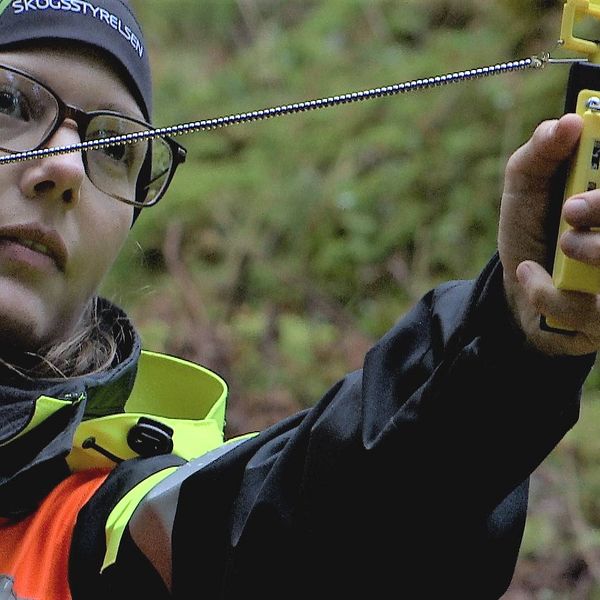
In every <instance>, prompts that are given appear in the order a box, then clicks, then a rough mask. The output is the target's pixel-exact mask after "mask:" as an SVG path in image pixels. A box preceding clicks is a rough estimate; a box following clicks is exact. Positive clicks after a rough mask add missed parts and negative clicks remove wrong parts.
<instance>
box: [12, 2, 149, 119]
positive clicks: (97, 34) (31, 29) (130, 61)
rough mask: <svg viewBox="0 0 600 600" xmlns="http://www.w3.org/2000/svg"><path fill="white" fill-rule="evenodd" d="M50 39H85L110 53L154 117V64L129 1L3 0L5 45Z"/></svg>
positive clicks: (145, 107) (143, 106)
mask: <svg viewBox="0 0 600 600" xmlns="http://www.w3.org/2000/svg"><path fill="white" fill-rule="evenodd" d="M46 40H47V41H55V40H70V41H75V42H83V43H86V44H91V45H93V46H96V47H98V48H101V49H102V50H104V51H105V52H108V53H109V54H111V55H112V56H113V57H114V58H115V59H116V60H117V61H118V62H119V63H120V64H121V65H122V67H123V71H124V75H125V77H126V79H127V83H128V84H129V88H130V90H131V92H132V93H133V95H134V97H135V98H136V100H137V102H138V103H139V105H140V108H141V109H142V112H143V113H144V116H145V117H146V119H147V120H148V121H150V119H151V115H152V79H151V75H150V64H149V60H148V53H147V51H146V46H145V44H144V39H143V35H142V30H141V28H140V25H139V23H138V22H137V19H136V17H135V15H134V13H133V9H132V8H131V5H130V3H129V1H128V0H0V48H2V47H4V46H11V45H15V44H19V43H23V42H31V41H46Z"/></svg>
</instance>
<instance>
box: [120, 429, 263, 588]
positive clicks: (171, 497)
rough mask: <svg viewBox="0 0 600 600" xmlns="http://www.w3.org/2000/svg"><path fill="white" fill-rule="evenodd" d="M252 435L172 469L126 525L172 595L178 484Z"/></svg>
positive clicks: (251, 435)
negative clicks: (169, 474) (173, 541)
mask: <svg viewBox="0 0 600 600" xmlns="http://www.w3.org/2000/svg"><path fill="white" fill-rule="evenodd" d="M255 435H256V433H251V434H248V435H244V436H240V437H238V438H235V439H233V440H231V441H229V442H226V443H225V444H223V445H222V446H219V447H218V448H215V449H214V450H211V451H210V452H207V453H206V454H204V455H202V456H201V457H199V458H197V459H195V460H193V461H191V462H189V463H187V464H185V465H182V466H180V467H177V468H176V472H175V473H173V474H172V475H171V476H170V477H169V478H168V479H166V480H165V479H163V480H162V481H160V482H159V483H158V484H157V485H156V486H155V487H154V488H153V489H152V490H151V491H150V492H149V493H148V494H147V495H146V496H145V498H144V499H143V500H142V501H141V502H140V503H139V505H138V507H137V510H136V511H135V513H134V514H133V516H132V517H131V520H130V522H129V533H130V534H131V538H132V540H133V541H134V542H135V544H136V545H137V547H138V548H139V549H140V550H141V551H142V552H143V553H144V555H145V556H146V558H148V560H149V561H150V562H151V563H152V565H153V566H154V568H155V569H156V571H157V572H158V573H159V575H160V576H161V578H162V580H163V581H164V583H165V585H166V586H167V589H168V590H169V591H170V592H172V589H171V586H172V555H171V549H172V543H171V542H172V535H173V524H174V522H175V513H176V512H177V505H178V503H179V492H180V489H181V484H182V483H183V482H184V481H185V480H186V479H187V478H188V477H190V476H191V475H193V474H194V473H195V472H197V471H199V470H200V469H202V468H204V467H205V466H206V465H208V464H210V463H211V462H213V461H214V460H216V459H217V458H219V457H220V456H223V455H224V454H226V453H227V452H229V451H230V450H232V449H233V448H235V447H236V446H238V445H239V444H241V443H242V442H245V441H246V440H247V439H249V438H251V437H254V436H255Z"/></svg>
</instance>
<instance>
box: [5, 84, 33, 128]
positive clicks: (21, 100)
mask: <svg viewBox="0 0 600 600" xmlns="http://www.w3.org/2000/svg"><path fill="white" fill-rule="evenodd" d="M0 114H3V115H6V116H7V117H12V118H13V119H19V120H21V121H29V120H31V110H30V109H29V104H28V102H27V99H26V98H25V97H24V96H23V95H22V94H20V93H19V92H17V91H15V90H0Z"/></svg>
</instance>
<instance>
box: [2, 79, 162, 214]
mask: <svg viewBox="0 0 600 600" xmlns="http://www.w3.org/2000/svg"><path fill="white" fill-rule="evenodd" d="M59 110H60V107H59V101H58V99H57V98H56V97H55V96H54V94H53V93H52V92H50V90H48V89H47V88H45V87H44V86H43V85H41V84H40V83H38V82H36V81H35V80H33V79H30V78H29V77H26V76H25V75H22V74H20V73H15V72H13V71H10V70H7V69H4V68H1V67H0V149H2V150H4V151H6V152H24V151H27V150H33V149H36V148H37V147H39V146H40V144H42V143H43V142H44V141H46V140H47V138H48V136H49V135H51V133H52V131H53V128H55V127H56V126H57V121H58V119H59ZM148 129H149V128H148V127H147V126H145V125H144V124H141V123H138V122H136V121H134V120H131V119H128V118H126V117H122V116H120V115H114V114H106V113H102V112H99V113H98V114H93V116H92V117H91V118H90V119H89V122H88V124H87V127H86V129H85V132H83V134H82V137H83V140H82V141H89V140H96V139H100V138H106V137H113V136H117V135H123V134H128V133H138V132H143V131H147V130H148ZM80 134H81V132H80ZM83 160H84V164H85V168H86V173H87V175H88V177H89V179H90V181H91V182H92V183H93V184H94V185H95V186H96V187H97V188H98V189H100V190H101V191H102V192H104V193H106V194H108V195H110V196H113V197H115V198H118V199H121V200H124V201H126V202H131V203H135V204H138V205H144V206H148V205H151V204H153V203H154V202H155V201H156V199H157V198H158V197H159V196H160V195H161V193H162V192H163V189H164V187H165V186H166V185H167V184H168V182H169V175H170V171H171V167H172V165H173V153H172V150H171V147H170V146H169V144H168V143H167V141H166V140H165V139H163V138H153V139H145V140H139V141H135V142H132V143H130V144H126V145H118V146H106V147H103V148H99V149H95V150H86V151H84V155H83Z"/></svg>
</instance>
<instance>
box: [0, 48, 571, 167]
mask: <svg viewBox="0 0 600 600" xmlns="http://www.w3.org/2000/svg"><path fill="white" fill-rule="evenodd" d="M566 60H568V61H570V62H573V60H572V59H566ZM576 60H580V59H576ZM550 62H561V61H555V60H553V59H551V58H550V55H549V54H548V53H545V54H543V55H541V56H540V57H537V56H532V57H530V58H524V59H521V60H516V61H511V62H505V63H498V64H495V65H490V66H487V67H478V68H476V69H469V70H467V71H457V72H454V73H447V74H445V75H438V76H436V77H428V78H426V79H415V80H412V81H407V82H404V83H395V84H393V85H388V86H385V87H378V88H373V89H370V90H364V91H360V92H350V93H347V94H342V95H340V96H330V97H327V98H320V99H318V100H306V101H304V102H298V103H294V104H285V105H281V106H275V107H273V108H263V109H261V110H254V111H252V112H246V113H236V114H232V115H228V116H224V117H217V118H213V119H205V120H201V121H193V122H190V123H181V124H179V125H171V126H169V127H159V128H154V129H148V130H146V131H139V132H134V133H127V134H123V135H118V136H112V137H107V138H100V139H94V140H88V141H85V142H80V143H77V144H70V145H68V146H55V147H52V148H40V149H38V150H27V151H25V152H18V153H15V154H7V155H4V156H0V164H7V163H14V162H22V161H25V160H33V159H39V158H44V157H46V156H55V155H58V154H67V153H70V152H77V151H81V150H97V149H99V148H104V147H107V146H119V145H126V144H133V143H135V142H138V141H140V140H145V139H151V138H155V137H160V136H179V135H183V134H186V133H194V132H197V131H207V130H211V129H218V128H222V127H227V126H229V125H236V124H238V123H248V122H250V121H262V120H265V119H271V118H273V117H279V116H282V115H289V114H293V113H299V112H305V111H309V110H316V109H320V108H329V107H332V106H338V105H340V104H350V103H352V102H362V101H364V100H371V99H373V98H381V97H383V96H394V95H397V94H405V93H407V92H414V91H420V90H424V89H428V88H432V87H440V86H444V85H449V84H452V83H462V82H464V81H469V80H471V79H480V78H483V77H491V76H494V75H502V74H504V73H510V72H512V71H523V70H526V69H541V68H543V67H544V66H545V65H546V64H547V63H550Z"/></svg>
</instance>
